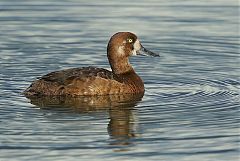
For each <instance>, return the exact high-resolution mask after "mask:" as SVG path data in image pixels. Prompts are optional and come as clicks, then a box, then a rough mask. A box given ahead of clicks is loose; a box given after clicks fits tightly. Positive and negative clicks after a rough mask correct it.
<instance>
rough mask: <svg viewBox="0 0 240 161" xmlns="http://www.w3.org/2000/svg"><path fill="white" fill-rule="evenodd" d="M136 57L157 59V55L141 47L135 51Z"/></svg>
mask: <svg viewBox="0 0 240 161" xmlns="http://www.w3.org/2000/svg"><path fill="white" fill-rule="evenodd" d="M137 55H144V56H153V57H159V54H157V53H154V52H152V51H150V50H147V49H146V48H144V47H143V46H141V48H140V50H138V51H137Z"/></svg>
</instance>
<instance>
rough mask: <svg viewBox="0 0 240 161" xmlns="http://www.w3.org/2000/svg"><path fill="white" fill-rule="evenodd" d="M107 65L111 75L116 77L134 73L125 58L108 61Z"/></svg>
mask: <svg viewBox="0 0 240 161" xmlns="http://www.w3.org/2000/svg"><path fill="white" fill-rule="evenodd" d="M109 63H110V66H111V68H112V71H113V73H114V74H116V75H119V74H124V73H128V72H134V70H133V68H132V66H131V65H130V63H129V60H128V58H126V57H125V58H121V59H118V60H110V61H109ZM134 73H135V72H134Z"/></svg>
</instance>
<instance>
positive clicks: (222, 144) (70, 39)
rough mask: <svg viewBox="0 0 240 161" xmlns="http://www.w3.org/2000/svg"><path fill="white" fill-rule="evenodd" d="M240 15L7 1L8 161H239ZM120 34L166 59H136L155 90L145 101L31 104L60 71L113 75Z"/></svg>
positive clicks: (220, 0) (205, 5) (1, 43)
mask: <svg viewBox="0 0 240 161" xmlns="http://www.w3.org/2000/svg"><path fill="white" fill-rule="evenodd" d="M238 7H239V6H238V1H237V0H228V1H227V2H226V1H224V0H212V1H210V2H209V1H207V0H202V1H200V2H199V1H193V0H188V1H180V0H179V1H177V0H172V1H164V0H148V1H144V0H140V1H131V2H129V1H125V2H124V1H121V2H116V1H115V2H113V1H101V2H100V1H96V2H94V1H91V2H87V1H77V0H62V1H61V2H60V1H56V0H52V1H47V0H41V1H34V0H11V1H9V0H0V67H1V68H0V94H1V95H0V134H1V135H0V149H1V151H0V160H1V161H7V160H24V161H27V160H44V161H46V160H56V161H60V160H68V161H72V160H91V161H94V160H104V161H110V160H111V161H116V160H122V161H125V160H126V161H127V160H136V161H141V160H142V161H145V160H184V161H192V160H195V161H208V160H209V161H221V160H222V161H226V160H228V161H235V160H238V159H239V106H240V105H239V103H240V97H239V88H240V80H239V76H240V74H239V73H240V70H239V68H240V66H239V61H240V59H239V45H240V44H239V30H238V29H239V17H238V15H239V13H238V10H239V8H238ZM117 31H132V32H134V33H136V34H137V35H138V36H139V39H140V40H142V44H143V45H144V46H145V47H146V48H148V49H152V50H153V51H155V52H159V53H160V54H161V57H160V58H151V57H133V58H131V63H132V64H133V66H134V68H135V69H136V71H137V73H138V74H139V75H140V76H141V77H142V78H143V80H144V82H145V87H146V92H145V95H144V97H143V98H142V100H141V98H131V97H129V96H127V97H126V96H121V97H113V98H109V97H108V98H78V99H74V100H71V99H67V100H66V99H65V100H62V98H51V99H49V98H46V99H45V100H40V99H36V100H31V101H30V100H28V99H27V98H25V97H24V96H22V95H21V92H22V91H23V90H24V89H25V88H26V87H27V86H28V85H29V84H30V83H31V82H32V81H33V80H35V78H36V77H39V76H41V75H43V74H46V73H48V72H50V71H53V70H60V69H65V68H70V67H82V66H88V65H95V66H98V67H103V68H109V65H108V61H107V59H106V45H107V42H108V40H109V38H110V36H111V35H112V34H114V33H115V32H117ZM89 103H91V105H89Z"/></svg>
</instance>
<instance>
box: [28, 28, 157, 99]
mask: <svg viewBox="0 0 240 161" xmlns="http://www.w3.org/2000/svg"><path fill="white" fill-rule="evenodd" d="M141 52H144V54H148V55H153V56H158V55H157V54H154V53H152V52H150V51H147V50H146V49H145V48H143V47H142V45H141V44H140V42H139V41H138V39H137V37H136V35H134V34H133V33H130V32H119V33H116V34H115V35H113V36H112V38H111V39H110V41H109V43H108V47H107V55H108V60H109V63H110V66H111V68H112V72H111V71H108V70H106V69H102V68H95V67H83V68H72V69H66V70H61V71H55V72H51V73H49V74H46V75H44V76H42V77H41V78H40V79H38V80H36V81H34V82H33V83H32V84H31V85H30V87H28V88H27V89H26V90H25V91H24V94H25V95H26V96H48V95H70V96H79V95H109V94H127V93H128V94H134V93H143V92H144V84H143V81H142V80H141V78H140V77H139V76H138V75H137V74H136V73H135V71H134V70H133V68H132V66H131V65H130V63H129V61H128V57H129V56H131V55H137V54H141Z"/></svg>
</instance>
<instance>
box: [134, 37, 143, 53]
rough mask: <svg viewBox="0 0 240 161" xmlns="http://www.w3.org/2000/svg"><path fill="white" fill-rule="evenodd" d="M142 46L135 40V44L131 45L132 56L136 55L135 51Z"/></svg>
mask: <svg viewBox="0 0 240 161" xmlns="http://www.w3.org/2000/svg"><path fill="white" fill-rule="evenodd" d="M141 47H142V45H141V44H140V41H139V40H138V39H137V40H136V41H135V43H134V44H133V52H132V55H137V51H139V50H140V49H141Z"/></svg>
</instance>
